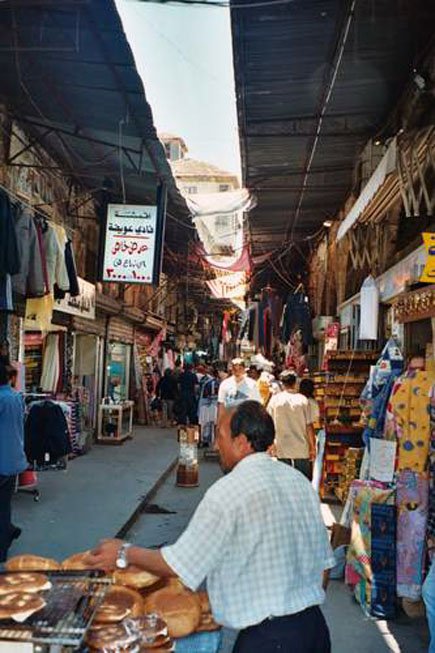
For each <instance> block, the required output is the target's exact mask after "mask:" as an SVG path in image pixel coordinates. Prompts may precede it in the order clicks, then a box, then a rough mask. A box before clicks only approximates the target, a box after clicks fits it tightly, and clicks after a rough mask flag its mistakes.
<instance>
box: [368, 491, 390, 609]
mask: <svg viewBox="0 0 435 653" xmlns="http://www.w3.org/2000/svg"><path fill="white" fill-rule="evenodd" d="M371 522H372V543H371V557H372V572H373V581H372V591H371V606H370V607H371V610H370V612H371V614H372V615H373V616H375V617H378V618H380V619H393V618H394V617H395V616H396V506H389V505H381V504H377V503H374V504H373V505H372V514H371Z"/></svg>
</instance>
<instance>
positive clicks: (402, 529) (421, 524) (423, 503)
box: [397, 469, 429, 601]
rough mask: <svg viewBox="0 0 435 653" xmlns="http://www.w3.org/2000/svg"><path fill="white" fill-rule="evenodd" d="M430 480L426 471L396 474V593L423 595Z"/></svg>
mask: <svg viewBox="0 0 435 653" xmlns="http://www.w3.org/2000/svg"><path fill="white" fill-rule="evenodd" d="M428 492H429V482H428V477H427V474H418V473H416V472H412V471H410V470H408V469H407V470H404V471H401V472H400V473H399V474H398V478H397V510H398V515H397V595H398V596H400V597H403V598H407V599H410V600H411V601H418V600H419V599H420V598H421V589H422V584H423V569H424V552H425V545H426V524H427V515H428Z"/></svg>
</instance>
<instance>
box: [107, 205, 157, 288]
mask: <svg viewBox="0 0 435 653" xmlns="http://www.w3.org/2000/svg"><path fill="white" fill-rule="evenodd" d="M156 233H157V207H156V206H138V205H132V204H109V205H108V207H107V224H106V238H105V245H104V268H103V281H116V282H118V283H152V281H153V269H154V260H155V255H156Z"/></svg>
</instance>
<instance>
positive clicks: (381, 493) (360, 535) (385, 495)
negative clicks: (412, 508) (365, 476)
mask: <svg viewBox="0 0 435 653" xmlns="http://www.w3.org/2000/svg"><path fill="white" fill-rule="evenodd" d="M379 485H380V484H379V483H376V482H371V481H354V482H353V483H352V485H351V489H350V495H351V496H352V499H353V521H352V530H351V542H350V546H349V549H348V552H347V564H346V582H347V583H348V584H349V585H352V586H353V587H354V592H355V598H356V599H357V601H358V602H359V603H360V604H361V606H362V608H363V609H364V610H365V611H366V612H367V613H370V609H371V590H372V581H373V571H372V560H371V551H372V530H371V528H372V523H371V521H372V505H373V504H375V503H376V504H387V505H394V498H395V497H394V491H393V490H391V489H381V488H380V487H379Z"/></svg>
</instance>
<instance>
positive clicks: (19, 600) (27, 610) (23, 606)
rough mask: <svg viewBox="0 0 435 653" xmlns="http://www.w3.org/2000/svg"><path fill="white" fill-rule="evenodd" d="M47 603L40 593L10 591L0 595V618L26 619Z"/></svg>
mask: <svg viewBox="0 0 435 653" xmlns="http://www.w3.org/2000/svg"><path fill="white" fill-rule="evenodd" d="M45 605H46V603H45V601H44V599H42V598H41V597H40V596H39V595H38V594H30V593H27V594H24V593H23V592H10V593H9V594H2V595H1V596H0V619H15V620H16V621H24V620H25V619H27V618H28V617H30V615H32V614H33V613H34V612H38V610H41V609H42V608H43V607H44V606H45Z"/></svg>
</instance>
